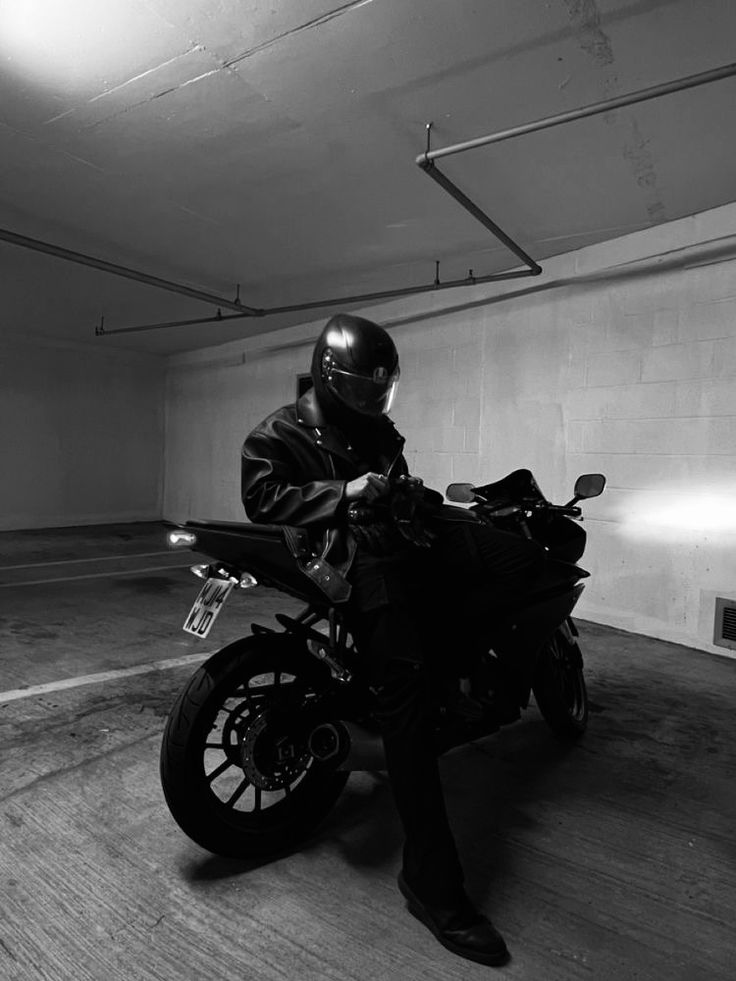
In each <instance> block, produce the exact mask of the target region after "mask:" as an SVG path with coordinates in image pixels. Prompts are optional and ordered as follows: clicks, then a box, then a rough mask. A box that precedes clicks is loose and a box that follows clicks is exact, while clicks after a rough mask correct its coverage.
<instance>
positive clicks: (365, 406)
mask: <svg viewBox="0 0 736 981" xmlns="http://www.w3.org/2000/svg"><path fill="white" fill-rule="evenodd" d="M312 380H313V382H314V386H315V389H316V391H317V395H318V397H319V396H320V395H321V396H322V398H324V395H325V393H327V394H328V396H332V398H333V399H336V400H337V401H338V402H339V403H341V404H342V405H343V406H346V407H347V408H348V409H351V410H352V411H354V412H358V413H360V414H361V415H364V416H380V415H382V414H387V413H388V412H389V411H390V409H391V405H392V402H393V398H394V394H395V392H396V386H397V384H398V380H399V355H398V352H397V350H396V346H395V344H394V342H393V341H392V340H391V337H390V336H389V334H388V333H387V332H386V331H385V330H384V329H383V327H379V325H378V324H374V323H373V322H372V321H371V320H366V319H364V318H363V317H354V316H352V315H351V314H348V313H338V314H336V315H335V316H334V317H331V318H330V320H328V322H327V324H326V325H325V328H324V330H323V331H322V333H321V334H320V336H319V338H318V340H317V343H316V345H315V348H314V353H313V355H312Z"/></svg>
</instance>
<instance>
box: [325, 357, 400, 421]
mask: <svg viewBox="0 0 736 981" xmlns="http://www.w3.org/2000/svg"><path fill="white" fill-rule="evenodd" d="M326 380H327V381H328V382H329V384H330V385H331V386H332V389H333V391H334V392H335V394H336V395H337V396H338V397H339V398H340V399H342V401H343V402H345V404H346V405H348V406H349V407H350V408H351V409H354V410H355V411H356V412H361V413H362V414H363V415H366V416H380V415H381V414H387V413H389V412H390V411H391V406H392V405H393V401H394V396H395V394H396V387H397V385H398V383H399V369H398V368H396V369H395V370H394V371H393V372H392V373H391V374H389V373H388V372H387V371H386V369H385V368H376V370H375V371H374V372H373V376H372V377H370V376H367V375H358V374H355V373H354V372H352V371H344V370H343V369H342V368H337V367H335V366H331V367H330V369H329V371H328V374H327V379H326Z"/></svg>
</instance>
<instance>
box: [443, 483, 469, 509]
mask: <svg viewBox="0 0 736 981" xmlns="http://www.w3.org/2000/svg"><path fill="white" fill-rule="evenodd" d="M445 497H446V498H447V500H448V501H454V502H455V504H472V503H473V501H474V500H475V489H474V488H473V485H472V484H449V485H448V488H447V490H446V491H445Z"/></svg>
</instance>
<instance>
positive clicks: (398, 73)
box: [0, 0, 736, 353]
mask: <svg viewBox="0 0 736 981" xmlns="http://www.w3.org/2000/svg"><path fill="white" fill-rule="evenodd" d="M735 37H736V3H730V2H727V0H494V2H491V0H352V2H345V0H342V2H340V0H299V2H296V0H268V2H266V0H66V2H65V3H61V2H59V0H0V226H2V227H3V228H7V229H11V230H12V231H15V232H17V233H20V234H22V235H26V236H30V237H33V238H37V239H42V240H45V241H49V242H52V243H55V244H57V245H61V246H64V247H66V248H68V249H72V250H77V251H80V252H85V253H88V254H92V255H95V256H98V257H100V258H103V259H106V260H108V261H111V262H114V263H119V264H122V265H126V266H131V267H135V268H138V269H142V270H144V271H146V272H148V273H150V274H152V275H155V276H159V277H165V278H167V279H172V280H176V281H179V282H185V283H187V284H189V285H192V286H195V287H197V288H199V289H203V290H207V291H208V292H211V293H217V294H219V295H223V296H228V297H234V295H235V289H236V284H240V295H241V299H242V301H243V302H244V303H247V304H249V305H253V306H258V307H272V306H280V305H284V304H287V303H294V302H300V301H308V300H311V299H317V298H321V297H327V296H335V295H337V296H340V295H350V294H355V293H364V292H370V291H377V290H383V289H392V288H396V287H400V286H408V285H416V284H419V283H424V282H431V280H432V279H433V277H434V260H435V259H441V260H442V276H443V278H444V279H455V278H460V277H462V276H464V275H465V274H466V273H467V270H468V268H471V267H472V268H473V269H474V271H475V273H476V275H482V274H484V273H490V272H494V271H497V270H502V269H509V268H512V267H514V266H517V265H518V260H516V259H515V258H514V257H513V256H512V255H510V254H509V253H508V252H507V251H506V249H505V248H504V247H503V246H502V245H500V244H499V243H498V242H497V241H495V240H494V239H493V238H491V236H490V234H489V233H488V232H487V231H485V230H484V229H483V228H482V227H481V226H480V225H479V224H477V223H475V222H474V221H473V220H472V219H471V218H470V217H469V216H468V215H467V214H466V213H465V212H464V211H463V210H462V209H461V208H460V207H459V206H458V205H457V204H456V203H455V202H454V201H453V200H452V199H451V198H449V197H448V196H447V195H445V194H444V193H443V192H442V191H441V189H440V188H438V187H437V186H436V185H435V184H434V183H433V182H431V181H429V180H428V179H427V178H426V177H425V176H424V175H423V174H422V173H421V171H420V170H419V169H418V168H417V167H416V165H415V163H414V160H415V157H416V156H417V154H418V153H420V152H421V151H422V150H423V149H424V140H425V124H426V123H427V122H428V121H430V120H431V121H432V122H433V124H434V130H433V140H434V143H435V145H445V144H449V143H454V142H457V141H462V140H466V139H470V138H472V137H475V136H479V135H482V134H484V133H489V132H493V131H495V130H498V129H502V128H506V127H509V126H515V125H518V124H521V123H524V122H528V121H530V120H534V119H537V118H540V117H543V116H548V115H551V114H554V113H559V112H563V111H566V110H569V109H574V108H576V107H578V106H583V105H587V104H590V103H592V102H597V101H600V100H603V99H608V98H613V97H614V96H617V95H622V94H625V93H627V92H632V91H635V90H637V89H642V88H646V87H648V86H651V85H656V84H659V83H663V82H667V81H670V80H673V79H676V78H681V77H683V76H686V75H692V74H695V73H698V72H703V71H707V70H709V69H712V68H716V67H718V66H720V65H724V64H727V63H728V62H730V61H733V60H734V57H733V51H734V48H733V39H734V38H735ZM735 109H736V79H727V80H723V81H719V82H714V83H712V84H709V85H706V86H702V87H700V88H697V89H693V90H690V91H686V92H681V93H677V94H674V95H669V96H665V97H662V98H660V99H657V100H654V101H651V102H646V103H641V104H639V105H636V106H631V107H627V108H623V109H619V110H616V111H615V112H611V113H607V114H605V115H601V116H596V117H593V118H591V119H587V120H582V121H578V122H575V123H571V124H568V125H565V126H563V127H559V128H556V129H552V130H548V131H545V132H542V133H537V134H533V135H529V136H525V137H522V138H520V139H516V140H513V141H510V142H508V143H503V144H499V145H498V146H492V147H486V148H483V149H479V150H474V151H471V152H468V153H464V154H461V155H458V156H455V157H451V158H448V159H447V160H446V161H443V162H441V163H442V166H443V169H444V170H445V171H446V173H447V174H448V176H450V177H451V178H452V179H453V180H455V181H456V182H457V183H458V184H459V185H460V186H461V187H462V188H463V189H464V190H465V191H466V192H467V193H468V194H469V195H470V196H471V197H473V198H474V200H475V201H476V202H477V203H478V204H479V205H480V206H481V207H482V208H484V209H485V210H486V211H487V212H488V213H489V214H490V215H491V216H492V217H493V218H494V220H495V221H497V222H498V223H499V224H500V225H501V227H502V228H504V229H505V230H506V231H507V232H508V233H509V234H510V235H511V236H512V237H513V238H515V239H516V240H517V241H518V243H519V244H520V245H521V246H522V247H523V248H524V249H526V250H527V251H528V252H530V253H531V255H532V256H533V257H534V258H535V259H538V260H540V261H541V260H543V259H544V258H545V257H549V256H551V255H554V254H558V253H561V252H567V251H570V250H571V249H576V248H580V247H582V246H584V245H587V244H590V243H593V242H597V241H600V240H603V239H609V238H613V237H616V236H618V235H621V234H625V233H626V232H629V231H634V230H636V229H640V228H646V227H649V226H651V225H656V224H658V223H660V222H664V221H669V220H672V219H675V218H680V217H683V216H685V215H688V214H692V213H695V212H698V211H702V210H705V209H707V208H712V207H715V206H717V205H720V204H725V203H729V202H732V201H734V200H735V199H736V168H735V167H734V164H733V161H734V158H735V156H736V112H735ZM0 263H1V264H2V265H1V267H0V268H1V269H2V302H1V303H0V329H2V331H3V332H7V333H8V334H11V335H26V336H29V335H30V336H35V335H44V336H47V337H56V338H64V339H70V340H76V341H90V342H91V343H95V344H99V345H107V346H121V347H132V348H135V349H138V350H146V351H153V352H159V353H167V352H172V351H179V350H186V349H191V348H197V347H205V346H209V345H211V344H217V343H222V342H225V341H228V340H232V339H233V338H237V337H244V336H248V335H250V334H253V333H260V332H264V331H269V330H274V329H276V328H278V327H281V326H284V325H286V324H290V323H295V322H298V321H299V320H304V319H311V318H312V317H313V316H320V314H319V312H318V313H317V314H316V315H315V314H312V315H305V314H296V315H292V316H289V317H286V316H280V317H269V318H265V319H257V320H256V319H248V320H236V321H232V322H230V323H228V324H211V325H202V326H199V327H185V328H172V329H169V330H157V331H151V332H144V333H132V334H129V335H125V334H119V335H114V336H112V335H111V336H108V337H103V338H97V339H95V338H94V326H95V324H96V323H97V322H98V321H99V318H100V316H101V315H104V317H105V325H106V327H107V328H109V329H112V328H116V327H124V326H129V325H136V324H145V323H151V322H157V321H161V320H173V319H179V318H189V317H204V316H207V315H209V314H211V313H213V312H214V309H213V307H212V306H211V305H208V304H205V303H202V302H199V301H196V300H191V299H187V298H184V297H181V296H177V295H174V294H171V293H164V292H160V291H159V290H156V289H153V288H151V287H149V286H143V285H140V284H137V283H132V282H130V281H128V280H124V279H119V278H116V277H113V276H111V275H109V274H106V273H102V272H99V271H97V270H93V269H87V268H84V267H82V266H78V265H73V264H71V263H68V262H65V261H62V260H60V259H58V258H52V257H49V256H47V255H41V254H37V253H34V252H29V251H27V250H25V249H21V248H17V247H13V246H11V245H9V244H4V243H0ZM542 264H543V263H542ZM223 312H226V311H223ZM329 312H330V311H325V315H327V314H328V313H329Z"/></svg>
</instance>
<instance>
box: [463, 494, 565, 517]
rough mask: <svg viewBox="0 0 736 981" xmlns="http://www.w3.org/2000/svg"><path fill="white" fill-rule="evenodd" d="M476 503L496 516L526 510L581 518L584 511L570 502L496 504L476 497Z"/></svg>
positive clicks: (504, 515)
mask: <svg viewBox="0 0 736 981" xmlns="http://www.w3.org/2000/svg"><path fill="white" fill-rule="evenodd" d="M476 504H477V506H478V507H480V508H481V509H482V510H484V511H487V512H488V513H490V514H492V515H493V516H494V517H496V518H505V517H510V516H511V515H512V514H519V513H521V512H524V511H538V512H539V511H543V512H546V513H548V514H559V515H563V516H564V517H566V518H580V517H581V516H582V513H583V512H582V509H581V508H579V507H574V506H571V505H569V504H550V503H549V502H548V501H522V502H521V503H519V504H516V503H512V502H503V503H499V504H496V505H494V504H491V503H490V502H484V501H482V500H480V499H478V498H476Z"/></svg>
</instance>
